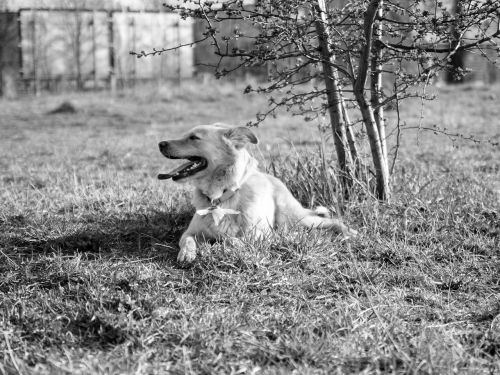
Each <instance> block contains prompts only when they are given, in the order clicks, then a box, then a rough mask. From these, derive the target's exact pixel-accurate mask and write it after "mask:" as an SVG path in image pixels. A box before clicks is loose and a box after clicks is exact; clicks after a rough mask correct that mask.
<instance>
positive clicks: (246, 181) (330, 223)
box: [159, 124, 357, 262]
mask: <svg viewBox="0 0 500 375" xmlns="http://www.w3.org/2000/svg"><path fill="white" fill-rule="evenodd" d="M257 142H258V140H257V137H256V136H255V134H254V133H253V132H252V131H251V130H250V129H248V128H246V127H237V128H228V127H226V126H224V125H221V124H214V125H201V126H197V127H195V128H193V129H192V130H190V131H189V132H188V133H187V134H186V135H185V136H184V137H182V138H180V139H176V140H170V141H164V142H160V144H159V146H160V151H161V152H162V154H163V155H164V156H166V157H167V158H188V157H192V156H197V157H203V158H205V159H206V161H207V162H208V164H207V167H206V168H205V169H204V170H202V171H199V172H197V173H195V174H194V175H192V176H188V177H185V178H182V179H181V180H180V181H179V182H188V183H191V184H192V185H194V187H195V188H196V189H195V192H194V197H193V205H194V206H195V208H196V209H197V210H200V209H206V208H209V207H211V206H212V202H213V201H214V200H216V199H218V198H220V197H221V196H222V195H223V194H224V192H225V191H227V190H228V189H232V190H234V191H235V192H234V194H232V195H231V196H230V197H229V198H228V199H227V200H224V201H222V202H220V203H219V204H218V206H219V207H221V208H223V209H227V208H229V209H233V210H237V211H239V214H231V215H225V216H224V217H223V219H222V220H221V222H220V223H219V224H218V225H216V224H215V222H214V219H213V218H212V217H211V215H204V216H200V215H199V214H198V213H197V214H195V215H194V217H193V219H192V220H191V223H190V224H189V227H188V228H187V230H186V231H185V232H184V234H183V235H182V237H181V240H180V243H179V246H180V251H179V255H178V257H177V259H178V261H180V262H191V261H193V260H194V259H195V257H196V249H197V245H198V244H199V243H200V242H201V241H205V240H211V239H220V238H221V237H223V236H225V235H227V236H231V237H238V236H242V235H244V234H247V235H248V234H250V235H251V236H253V237H255V238H261V237H262V236H264V235H265V234H266V233H268V232H269V231H270V230H271V229H272V228H275V227H276V226H280V225H295V224H300V225H302V226H305V227H310V228H313V227H314V228H331V229H333V230H335V231H337V232H340V233H343V235H344V236H345V237H350V236H354V235H356V233H357V232H356V231H355V230H353V229H350V228H348V227H347V226H346V225H344V224H343V223H342V222H341V221H340V220H338V219H333V218H329V217H325V216H324V214H325V211H326V210H325V209H324V208H322V210H316V211H313V210H309V209H305V208H303V207H302V206H301V204H300V203H299V202H298V201H297V200H296V199H295V198H294V197H293V196H292V194H291V193H290V191H289V190H288V189H287V188H286V186H285V185H284V184H283V183H282V182H281V181H280V180H278V179H277V178H275V177H273V176H270V175H268V174H266V173H262V172H260V171H259V170H258V169H257V161H256V160H255V159H254V158H253V157H252V156H251V155H250V154H249V153H248V151H247V150H246V148H245V146H246V144H247V143H252V144H256V143H257ZM326 212H327V211H326Z"/></svg>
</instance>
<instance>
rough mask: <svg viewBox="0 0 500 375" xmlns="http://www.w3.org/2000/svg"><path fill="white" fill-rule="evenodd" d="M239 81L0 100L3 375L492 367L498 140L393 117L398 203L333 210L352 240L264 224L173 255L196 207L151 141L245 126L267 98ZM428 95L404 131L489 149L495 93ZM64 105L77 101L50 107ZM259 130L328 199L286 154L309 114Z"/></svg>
mask: <svg viewBox="0 0 500 375" xmlns="http://www.w3.org/2000/svg"><path fill="white" fill-rule="evenodd" d="M243 87H244V85H242V87H241V88H239V89H235V88H234V87H231V86H229V85H214V87H212V88H211V89H208V90H207V89H206V88H201V87H199V86H197V85H195V84H186V85H185V86H183V87H181V88H175V87H174V88H171V87H160V88H153V89H150V90H146V89H139V90H137V91H128V92H124V93H122V94H121V95H120V96H119V97H117V98H110V97H109V95H108V94H107V93H98V94H67V95H64V96H44V97H40V98H24V99H20V100H19V101H12V102H9V101H3V102H0V105H1V106H2V113H3V114H2V116H1V117H0V129H1V133H2V138H1V140H0V150H2V151H1V152H2V158H1V159H0V171H1V179H0V186H1V189H0V327H1V330H0V373H5V374H11V373H22V374H32V373H36V374H54V373H61V374H64V373H71V374H78V373H82V374H83V373H109V374H118V373H120V374H123V373H139V374H142V373H144V374H149V373H158V374H161V373H189V374H191V373H192V374H199V373H206V374H213V373H233V374H238V373H241V374H242V373H248V374H261V373H262V374H288V373H292V372H293V371H295V373H300V374H321V373H325V374H326V373H339V374H340V373H341V374H344V373H360V372H362V373H390V372H392V373H423V374H431V373H433V374H446V373H470V374H481V373H484V374H493V373H496V372H498V371H500V273H499V271H498V270H499V269H500V251H499V242H500V241H499V237H500V211H499V207H500V204H499V203H500V182H499V179H498V176H499V170H500V151H499V148H498V146H491V145H488V144H486V143H479V144H476V143H473V142H463V141H460V140H457V141H455V142H451V141H450V140H449V139H447V138H446V137H444V136H440V135H434V134H429V133H427V132H417V131H415V130H404V133H405V138H404V141H403V143H402V146H401V150H400V162H399V164H398V165H397V168H396V171H395V174H394V178H393V186H394V192H393V199H392V201H391V203H389V204H379V203H377V202H376V201H374V200H373V199H371V198H370V197H369V196H365V197H359V199H355V200H353V201H351V202H349V203H345V220H346V221H347V222H349V223H351V224H352V225H353V226H355V227H356V228H359V229H360V231H361V233H362V236H361V237H360V238H358V239H354V240H352V241H350V242H341V241H340V240H339V239H338V238H336V237H335V236H333V235H330V234H328V233H325V232H319V231H316V232H315V231H313V232H300V231H299V232H297V233H281V232H277V233H276V234H275V235H273V237H272V238H269V239H267V240H265V241H262V242H252V241H250V240H248V241H246V242H245V244H244V246H241V247H232V246H230V245H228V244H224V243H221V244H216V245H214V246H213V247H205V248H204V249H203V254H202V255H201V256H200V257H199V258H198V259H197V261H196V262H195V263H194V264H193V265H192V266H190V267H181V266H180V265H179V264H177V263H176V262H175V257H176V253H177V240H178V238H179V236H180V234H181V233H182V231H183V229H184V228H185V227H186V225H187V223H188V221H189V219H190V217H191V215H192V211H193V210H192V209H191V208H190V206H189V190H185V189H184V188H183V187H180V186H178V185H174V184H172V183H165V182H159V181H156V180H155V175H156V173H157V172H158V171H164V170H165V169H167V168H168V164H167V163H168V161H165V160H164V159H163V158H162V157H161V155H160V154H159V152H158V151H157V146H156V143H157V141H158V140H160V139H165V138H168V137H169V136H170V135H172V134H174V133H177V132H179V131H182V130H184V129H187V128H189V127H190V126H192V125H194V124H199V123H210V122H212V121H219V120H221V119H230V121H231V122H233V123H235V124H236V123H241V124H243V123H246V122H247V121H248V120H250V119H251V118H252V117H253V115H254V114H255V112H257V111H258V109H259V108H262V106H263V105H265V99H263V98H260V97H256V96H250V97H242V95H240V94H239V91H242V90H243ZM437 93H438V94H439V100H438V101H435V102H430V103H425V107H421V106H420V103H419V102H409V103H407V104H406V105H403V106H402V108H401V112H402V113H401V114H402V118H403V119H405V120H406V121H407V124H406V126H407V127H408V128H409V127H412V126H419V125H421V126H432V125H433V124H438V125H439V126H441V127H447V128H448V129H450V130H451V131H458V132H461V133H465V134H466V135H468V134H475V135H476V136H477V137H479V138H482V139H491V140H493V141H496V142H498V140H499V138H500V134H499V133H500V132H499V129H498V118H499V117H500V108H499V107H498V106H497V105H496V103H497V100H498V98H499V97H500V87H471V86H470V87H466V88H465V89H463V90H461V91H457V90H456V89H455V88H446V87H444V88H441V89H437ZM64 100H71V101H72V102H73V103H74V104H75V106H76V108H77V110H78V112H77V113H76V114H58V115H47V112H48V111H49V110H51V109H53V108H55V107H56V106H57V105H59V104H60V103H61V102H62V101H64ZM422 111H423V112H424V115H425V118H424V120H420V114H421V112H422ZM388 115H389V117H390V119H391V121H393V120H394V118H395V113H393V112H391V113H389V114H388ZM258 133H259V135H260V138H261V140H262V141H263V142H262V145H261V146H260V151H256V152H255V153H256V154H257V155H258V156H259V157H260V159H261V160H262V161H261V165H262V166H263V167H268V168H270V169H271V170H272V169H274V171H275V172H276V174H278V175H279V176H281V178H282V179H283V180H284V181H285V182H286V183H287V185H288V186H289V187H290V188H291V190H292V191H293V192H294V193H295V194H296V196H298V197H299V199H300V200H301V201H302V202H303V203H304V204H306V205H311V204H312V205H314V204H316V203H322V204H327V205H328V206H329V207H330V208H335V207H336V202H335V197H334V196H333V195H331V194H330V195H328V194H326V193H325V187H324V184H325V183H324V181H325V176H324V173H325V172H324V169H323V168H321V167H320V166H319V161H318V160H317V158H314V157H307V158H304V156H301V159H300V160H302V161H300V160H298V159H297V153H299V154H300V155H305V154H307V155H311V153H312V152H315V151H316V150H317V148H318V145H319V139H320V138H321V136H320V134H319V133H318V132H317V131H316V130H315V125H314V124H307V123H303V122H302V121H301V120H300V119H299V118H296V117H291V116H289V115H286V114H283V115H282V116H280V117H278V118H277V119H276V120H272V121H268V122H267V123H266V124H264V125H263V126H262V127H261V128H260V129H259V130H258ZM291 142H293V144H294V145H295V146H294V147H296V149H295V148H294V147H290V143H291ZM327 145H330V146H331V141H330V140H329V141H328V142H327ZM365 151H366V149H365ZM304 160H305V161H304ZM322 171H323V172H322Z"/></svg>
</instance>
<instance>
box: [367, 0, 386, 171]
mask: <svg viewBox="0 0 500 375" xmlns="http://www.w3.org/2000/svg"><path fill="white" fill-rule="evenodd" d="M382 7H383V0H380V5H379V9H378V12H377V15H378V17H379V20H378V22H377V25H376V27H375V28H374V32H373V37H374V40H375V41H381V40H382V31H383V24H382V20H381V18H382V16H383V8H382ZM373 47H374V49H373V53H372V58H371V79H370V86H371V98H370V102H371V105H372V108H373V114H374V117H375V122H376V123H377V129H378V135H379V137H380V145H381V147H382V153H383V155H384V158H385V160H386V163H387V160H388V159H387V142H386V138H385V120H384V107H382V106H381V105H380V103H381V102H382V100H381V99H382V68H383V67H382V64H381V63H380V61H382V49H381V48H380V47H379V46H378V45H376V44H375V45H374V46H373Z"/></svg>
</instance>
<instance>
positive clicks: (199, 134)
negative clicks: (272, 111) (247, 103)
mask: <svg viewBox="0 0 500 375" xmlns="http://www.w3.org/2000/svg"><path fill="white" fill-rule="evenodd" d="M248 143H252V144H257V143H258V139H257V137H256V136H255V134H254V133H253V132H252V131H251V130H250V129H248V128H246V127H233V128H231V127H227V126H224V125H221V124H214V125H200V126H197V127H195V128H193V129H191V130H190V131H189V132H187V133H186V134H185V135H184V136H183V137H182V138H179V139H173V140H169V141H162V142H160V143H159V147H160V151H161V153H162V154H163V155H164V156H165V157H167V158H169V159H187V160H189V162H188V163H185V164H182V165H181V166H180V167H178V168H176V169H174V170H173V171H171V172H169V173H167V174H160V175H159V176H158V178H160V179H168V178H172V180H174V181H178V182H188V181H192V180H200V179H203V178H205V177H207V176H211V175H212V174H213V173H214V171H216V170H217V168H219V167H220V166H229V165H232V164H235V163H236V160H237V159H238V157H239V156H240V155H241V154H242V153H244V152H245V151H244V148H245V146H246V145H247V144H248Z"/></svg>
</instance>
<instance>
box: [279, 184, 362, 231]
mask: <svg viewBox="0 0 500 375" xmlns="http://www.w3.org/2000/svg"><path fill="white" fill-rule="evenodd" d="M275 189H276V192H277V199H276V206H277V215H276V221H277V223H278V225H280V224H281V225H291V226H293V225H296V224H299V225H302V226H304V227H307V228H324V229H333V230H334V231H336V232H338V233H342V234H343V235H344V238H348V237H354V236H356V235H357V233H358V232H356V231H355V230H354V229H351V228H349V227H348V226H346V225H345V224H344V223H343V222H342V221H341V220H339V219H336V218H331V217H328V216H329V213H328V210H326V209H325V208H324V207H322V208H317V209H316V210H315V211H314V210H309V209H307V208H304V207H302V205H301V204H300V203H299V201H297V200H296V199H295V198H294V196H293V195H292V193H290V191H289V190H288V189H287V188H286V186H285V185H284V184H283V183H282V182H281V181H279V182H277V181H276V180H275Z"/></svg>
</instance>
